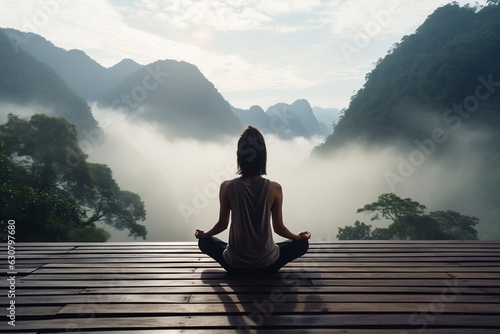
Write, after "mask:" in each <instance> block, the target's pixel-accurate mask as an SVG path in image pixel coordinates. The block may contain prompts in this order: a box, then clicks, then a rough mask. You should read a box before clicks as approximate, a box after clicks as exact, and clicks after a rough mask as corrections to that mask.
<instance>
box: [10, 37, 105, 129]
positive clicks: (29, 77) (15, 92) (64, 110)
mask: <svg viewBox="0 0 500 334" xmlns="http://www.w3.org/2000/svg"><path fill="white" fill-rule="evenodd" d="M16 46H17V45H16V44H13V43H12V42H11V40H9V38H8V37H7V36H6V34H5V33H4V32H3V31H0V102H4V103H8V104H13V105H18V106H23V107H26V108H29V109H30V112H33V113H46V114H49V115H52V116H59V117H64V118H66V119H67V120H68V121H70V122H71V123H73V124H75V125H76V127H77V129H78V132H79V134H80V135H82V134H84V133H86V132H91V131H93V130H95V129H97V122H96V120H95V119H94V117H93V116H92V113H91V112H90V107H89V106H88V104H87V103H86V102H85V101H84V100H83V99H82V98H81V97H79V96H78V95H77V94H76V93H74V92H73V91H72V90H71V89H70V88H69V87H68V85H67V84H66V83H65V82H64V81H63V80H62V79H61V78H60V77H59V76H58V75H57V73H56V72H55V71H54V70H52V69H50V68H49V67H48V66H47V65H45V64H43V63H41V62H39V61H38V60H36V59H35V58H33V57H32V56H30V55H29V54H27V53H26V52H24V51H23V50H21V49H18V48H17V47H16ZM3 112H5V111H3ZM1 113H2V110H0V114H1ZM4 116H5V115H4Z"/></svg>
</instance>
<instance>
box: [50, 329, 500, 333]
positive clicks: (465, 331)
mask: <svg viewBox="0 0 500 334" xmlns="http://www.w3.org/2000/svg"><path fill="white" fill-rule="evenodd" d="M107 332H110V333H113V334H153V333H165V334H179V333H184V332H185V331H183V330H179V329H160V330H154V329H152V330H151V329H148V330H127V331H121V330H116V331H115V330H113V331H107ZM241 332H242V331H241V330H239V331H238V330H236V329H224V328H219V329H192V328H191V329H189V333H190V334H229V333H241ZM296 332H297V333H303V334H305V333H307V334H325V333H329V334H422V330H421V329H404V330H401V329H388V328H384V329H369V328H365V329H333V328H328V329H327V330H326V329H318V328H316V329H314V328H312V329H311V328H308V329H303V330H298V331H296ZM47 333H55V332H47ZM102 333H103V332H102V331H98V332H95V331H85V334H102ZM258 333H259V334H282V333H283V334H290V330H289V329H279V328H274V329H259V330H258ZM457 333H458V332H457V329H456V328H439V329H436V328H427V329H426V330H425V334H457ZM459 333H460V334H492V333H497V334H498V331H497V330H495V329H484V328H461V329H460V332H459Z"/></svg>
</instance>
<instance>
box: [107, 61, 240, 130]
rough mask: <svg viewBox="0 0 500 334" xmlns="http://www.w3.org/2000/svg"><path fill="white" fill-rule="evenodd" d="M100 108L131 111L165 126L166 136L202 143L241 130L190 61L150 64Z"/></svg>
mask: <svg viewBox="0 0 500 334" xmlns="http://www.w3.org/2000/svg"><path fill="white" fill-rule="evenodd" d="M99 105H100V106H105V107H113V108H116V107H118V108H122V109H125V110H130V111H131V112H132V113H134V116H136V117H138V118H140V119H143V120H146V121H150V122H156V123H158V124H159V125H160V126H163V127H165V134H167V135H174V136H175V137H192V138H198V139H202V140H206V139H214V138H219V137H221V136H225V135H232V136H234V135H236V134H238V133H239V131H240V130H241V123H240V121H239V119H238V118H237V117H236V116H235V115H234V113H233V112H232V111H231V106H230V105H229V103H228V102H227V101H226V100H225V99H224V98H223V97H222V95H221V94H220V93H219V92H218V91H217V89H216V88H215V86H214V85H213V84H212V83H211V82H210V81H208V80H207V79H206V78H205V76H204V75H203V74H202V73H201V72H200V70H199V69H198V68H197V67H196V66H194V65H192V64H189V63H187V62H184V61H176V60H159V61H156V62H154V63H152V64H149V65H146V66H145V67H143V68H141V69H140V70H138V71H136V72H135V73H133V74H132V75H130V76H129V77H128V78H126V79H125V80H123V81H121V82H120V83H119V84H118V85H116V86H115V87H114V88H112V89H111V90H109V91H108V92H107V93H106V94H104V95H103V96H102V97H101V98H100V100H99Z"/></svg>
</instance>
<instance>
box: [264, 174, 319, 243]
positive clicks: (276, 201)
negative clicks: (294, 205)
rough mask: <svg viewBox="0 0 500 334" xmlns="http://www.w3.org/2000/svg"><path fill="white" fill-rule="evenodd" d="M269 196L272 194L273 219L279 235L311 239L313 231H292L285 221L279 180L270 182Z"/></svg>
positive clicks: (297, 238) (296, 238)
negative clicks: (297, 232)
mask: <svg viewBox="0 0 500 334" xmlns="http://www.w3.org/2000/svg"><path fill="white" fill-rule="evenodd" d="M269 187H270V189H269V196H271V203H272V204H271V215H272V220H273V230H274V232H275V233H276V234H278V235H279V236H282V237H283V238H287V239H292V240H302V239H309V238H310V237H311V233H310V232H309V231H304V232H300V233H299V234H295V233H292V232H291V231H290V230H289V229H288V228H287V227H286V226H285V224H284V223H283V210H282V207H283V190H282V188H281V185H280V184H279V183H277V182H270V183H269Z"/></svg>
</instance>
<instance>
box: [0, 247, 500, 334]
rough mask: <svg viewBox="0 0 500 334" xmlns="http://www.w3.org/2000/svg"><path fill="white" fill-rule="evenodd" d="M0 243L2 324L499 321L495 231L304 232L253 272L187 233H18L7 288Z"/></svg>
mask: <svg viewBox="0 0 500 334" xmlns="http://www.w3.org/2000/svg"><path fill="white" fill-rule="evenodd" d="M0 251H1V252H2V254H5V256H2V258H3V260H2V261H3V262H0V276H1V281H0V288H1V290H2V291H4V292H3V293H2V295H0V306H1V310H2V311H1V312H0V316H1V319H2V320H1V323H0V331H1V332H2V333H4V332H5V333H10V332H12V333H15V332H20V333H21V332H23V333H56V332H73V331H81V332H88V333H103V332H113V333H151V332H157V333H179V332H186V331H187V332H190V333H191V332H193V333H234V332H256V333H295V332H297V333H348V334H349V333H350V334H361V333H369V334H370V333H371V334H379V333H380V334H381V333H384V334H385V333H387V334H396V333H398V334H405V333H423V332H425V333H427V334H434V333H444V334H451V333H466V334H467V333H469V334H472V333H474V334H476V333H477V334H482V333H499V332H500V241H499V242H497V241H411V242H401V241H390V242H336V243H311V246H310V249H309V252H308V253H307V254H306V255H305V256H303V257H302V258H300V259H298V260H296V261H294V262H292V263H290V264H288V265H287V266H286V267H285V268H283V269H282V270H281V271H280V272H279V273H278V274H275V275H271V276H267V277H260V278H255V277H253V278H245V277H231V276H228V275H227V274H226V273H225V272H224V271H223V270H222V269H221V268H220V267H219V266H218V265H217V264H216V263H215V262H214V261H212V260H211V259H210V258H208V257H207V256H205V255H204V254H201V253H200V252H199V250H198V248H197V246H196V244H195V243H190V242H186V243H183V242H177V243H143V242H140V243H104V244H101V243H81V244H76V243H24V244H17V245H16V254H15V256H16V271H17V274H16V275H15V276H16V286H15V288H16V291H15V299H14V298H9V297H8V295H7V291H8V289H9V284H8V281H7V278H9V277H10V276H12V275H11V274H10V273H9V272H10V270H9V268H8V265H7V256H6V255H7V248H6V245H5V244H2V245H0ZM12 300H14V301H15V306H16V313H15V316H16V318H15V320H16V321H15V324H16V326H15V327H12V326H10V325H9V324H8V321H9V319H8V317H6V315H7V312H8V310H7V307H8V306H9V303H10V302H11V301H12Z"/></svg>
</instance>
